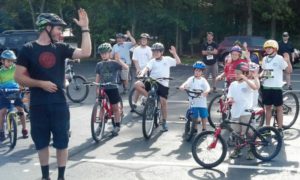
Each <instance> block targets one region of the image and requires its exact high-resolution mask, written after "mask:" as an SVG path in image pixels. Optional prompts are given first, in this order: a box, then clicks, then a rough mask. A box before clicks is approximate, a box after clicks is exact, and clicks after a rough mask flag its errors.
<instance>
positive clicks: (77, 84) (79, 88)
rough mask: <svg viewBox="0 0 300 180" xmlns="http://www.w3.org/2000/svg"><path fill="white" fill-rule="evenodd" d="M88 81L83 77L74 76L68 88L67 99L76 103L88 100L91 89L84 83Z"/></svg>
mask: <svg viewBox="0 0 300 180" xmlns="http://www.w3.org/2000/svg"><path fill="white" fill-rule="evenodd" d="M84 82H87V80H86V79H85V78H84V77H83V76H81V75H75V76H73V79H72V80H71V82H70V84H69V85H68V86H67V88H66V91H67V97H68V98H69V99H70V100H71V101H72V102H74V103H80V102H82V101H84V100H85V99H86V97H87V96H88V94H89V87H88V86H86V85H84V84H83V83H84Z"/></svg>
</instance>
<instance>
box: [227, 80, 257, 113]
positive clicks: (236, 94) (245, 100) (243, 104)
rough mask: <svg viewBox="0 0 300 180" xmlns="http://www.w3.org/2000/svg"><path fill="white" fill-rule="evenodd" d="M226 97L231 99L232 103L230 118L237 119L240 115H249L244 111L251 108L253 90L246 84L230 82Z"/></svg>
mask: <svg viewBox="0 0 300 180" xmlns="http://www.w3.org/2000/svg"><path fill="white" fill-rule="evenodd" d="M227 97H228V98H233V101H234V102H233V104H232V107H231V116H232V118H239V117H240V116H242V115H249V114H250V113H249V112H245V110H246V109H251V108H252V104H253V103H252V102H253V99H252V98H253V90H252V89H251V88H250V87H249V86H248V84H247V83H246V82H241V83H239V82H238V81H234V82H232V83H231V84H230V86H229V89H228V95H227Z"/></svg>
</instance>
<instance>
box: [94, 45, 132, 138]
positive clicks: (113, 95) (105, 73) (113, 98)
mask: <svg viewBox="0 0 300 180" xmlns="http://www.w3.org/2000/svg"><path fill="white" fill-rule="evenodd" d="M111 51H112V47H111V45H110V44H109V43H103V44H101V45H100V46H99V47H98V53H99V54H100V56H101V59H102V61H101V62H99V63H98V64H97V66H96V80H95V81H96V83H113V84H112V85H108V86H106V87H105V93H106V94H107V96H108V99H109V102H110V103H111V104H112V110H113V113H114V115H115V121H116V126H115V127H114V129H113V134H114V135H118V133H119V131H120V120H121V117H120V116H121V115H120V108H119V102H120V101H121V96H120V94H119V91H118V87H117V85H116V83H117V76H118V72H119V71H121V70H122V69H125V70H128V65H127V64H125V62H123V61H122V60H112V59H110V53H111ZM96 92H97V94H98V93H99V89H98V88H97V90H96Z"/></svg>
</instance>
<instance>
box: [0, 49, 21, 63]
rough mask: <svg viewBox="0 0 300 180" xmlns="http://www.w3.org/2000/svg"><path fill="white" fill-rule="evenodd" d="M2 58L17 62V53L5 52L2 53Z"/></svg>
mask: <svg viewBox="0 0 300 180" xmlns="http://www.w3.org/2000/svg"><path fill="white" fill-rule="evenodd" d="M1 58H2V59H7V60H12V61H14V60H16V59H17V57H16V55H15V53H14V52H13V51H12V50H5V51H3V52H2V53H1Z"/></svg>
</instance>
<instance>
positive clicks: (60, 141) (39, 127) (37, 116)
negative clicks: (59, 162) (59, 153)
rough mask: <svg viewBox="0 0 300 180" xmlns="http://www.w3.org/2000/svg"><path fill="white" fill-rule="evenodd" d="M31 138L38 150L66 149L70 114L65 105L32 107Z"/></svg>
mask: <svg viewBox="0 0 300 180" xmlns="http://www.w3.org/2000/svg"><path fill="white" fill-rule="evenodd" d="M29 113H30V125H31V136H32V140H33V142H34V144H35V147H36V149H37V150H41V149H44V148H46V147H48V146H49V143H50V137H51V133H52V136H53V147H54V148H56V149H66V148H67V147H68V143H69V129H70V112H69V107H68V105H67V104H65V103H61V104H43V105H35V106H30V112H29Z"/></svg>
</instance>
